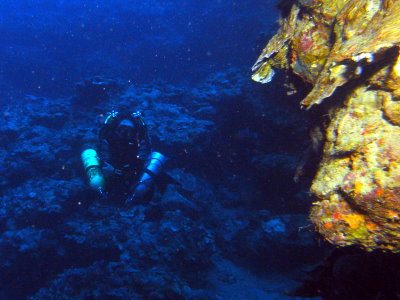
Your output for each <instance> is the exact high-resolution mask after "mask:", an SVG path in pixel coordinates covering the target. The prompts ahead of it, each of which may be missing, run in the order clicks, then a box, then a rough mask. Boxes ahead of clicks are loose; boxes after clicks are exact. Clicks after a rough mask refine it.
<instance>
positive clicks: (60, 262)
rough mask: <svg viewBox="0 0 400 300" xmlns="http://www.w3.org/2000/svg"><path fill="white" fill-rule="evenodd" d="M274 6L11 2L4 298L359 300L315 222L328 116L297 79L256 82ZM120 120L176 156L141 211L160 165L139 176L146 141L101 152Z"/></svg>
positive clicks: (1, 46) (4, 43) (0, 154)
mask: <svg viewBox="0 0 400 300" xmlns="http://www.w3.org/2000/svg"><path fill="white" fill-rule="evenodd" d="M277 2H278V1H268V0H267V1H265V0H264V1H261V0H240V1H226V0H219V1H215V0H213V1H211V0H202V1H196V0H191V1H189V0H182V1H175V0H174V1H172V0H165V1H162V0H160V1H156V0H149V1H138V0H136V1H123V0H114V1H111V0H102V1H100V0H99V1H78V0H70V1H63V0H47V1H45V0H36V1H34V0H30V1H28V0H13V1H11V0H3V1H1V2H0V58H1V59H0V97H1V98H0V99H1V101H0V103H1V108H0V110H1V116H2V123H1V125H0V136H1V139H0V145H1V147H0V173H1V176H0V197H1V201H0V258H1V259H0V299H218V300H220V299H235V300H236V299H251V300H253V299H254V300H256V299H257V300H259V299H290V298H293V299H295V298H296V297H300V296H302V297H308V296H309V297H317V298H318V297H320V296H321V295H324V293H322V292H321V290H323V291H325V296H326V295H328V297H327V298H328V299H334V298H329V297H332V295H335V293H336V292H337V291H339V292H340V293H342V294H341V295H351V293H349V292H348V291H350V290H353V289H354V290H357V288H359V287H360V286H362V282H361V281H362V280H361V279H360V280H359V281H357V280H354V281H353V280H350V281H348V279H349V278H358V277H357V276H352V274H358V270H360V268H362V266H363V265H365V264H364V261H365V257H362V258H360V259H358V256H357V255H359V253H358V252H356V251H355V252H351V251H350V252H349V253H346V252H345V253H344V254H343V255H342V254H340V253H339V254H334V255H333V258H332V257H331V258H330V259H327V260H325V261H324V259H325V257H327V256H328V255H329V254H330V253H331V252H332V251H333V249H332V248H331V247H330V246H328V245H326V244H325V243H324V242H323V241H321V239H320V237H318V236H317V235H316V234H315V232H314V231H313V227H312V226H311V224H310V222H309V220H308V216H307V215H308V210H309V207H310V205H311V202H312V198H311V196H310V193H309V186H310V183H311V180H312V178H313V176H314V174H315V170H316V168H315V165H316V161H317V160H318V158H316V159H314V160H312V159H311V160H310V159H307V153H309V152H307V151H308V149H309V145H310V142H309V131H310V129H311V128H313V126H314V124H315V121H316V120H315V119H314V117H313V116H314V115H313V114H309V113H306V112H304V111H300V110H299V107H298V103H299V101H300V100H301V95H298V96H292V97H288V96H287V95H286V94H285V92H284V90H283V87H282V84H283V83H284V82H285V76H284V74H278V75H277V78H276V80H275V81H274V83H273V84H271V85H269V86H261V85H259V84H256V83H253V82H251V80H250V69H251V66H252V64H253V62H255V60H256V59H257V57H258V55H259V54H260V53H261V51H262V49H263V47H264V46H265V44H266V43H267V41H268V39H269V38H271V37H272V35H273V34H274V33H275V32H276V30H277V28H278V22H277V21H278V18H279V11H278V9H277V4H278V3H277ZM112 110H117V111H119V113H120V116H121V115H123V114H130V113H133V112H137V111H140V112H141V113H142V119H143V121H144V123H145V128H146V129H147V130H148V135H149V142H148V144H147V142H146V143H145V144H146V145H151V147H152V150H153V151H158V152H160V153H162V154H163V155H165V156H166V157H167V161H166V162H165V164H164V169H163V172H161V173H159V174H158V173H157V172H155V173H156V174H152V173H151V172H150V173H147V174H150V175H151V176H153V175H154V178H155V179H154V181H152V182H151V191H150V189H149V191H146V194H145V195H146V196H145V197H143V198H139V197H138V198H133V199H134V200H132V201H131V202H127V199H130V198H129V197H131V196H132V195H133V194H135V193H136V192H137V189H136V188H137V186H138V183H139V180H140V178H142V177H140V176H142V175H143V174H144V173H146V172H144V168H150V167H149V166H150V161H151V160H148V159H145V160H143V161H142V160H139V161H137V160H136V154H137V153H136V152H135V151H136V150H131V149H136V148H135V147H136V146H134V145H135V143H136V142H138V140H134V141H135V143H133V142H131V141H132V140H130V139H129V140H128V141H129V142H130V143H129V145H130V146H129V147H131V146H132V145H133V146H132V147H133V148H132V147H131V148H129V147H128V148H124V147H122V146H121V147H120V146H118V145H120V144H118V143H117V144H115V145H117V146H115V148H113V150H112V151H114V152H112V153H113V155H114V157H113V160H108V158H107V156H106V155H105V154H104V155H103V154H102V152H100V150H99V149H98V148H96V147H97V142H98V136H99V130H100V129H101V128H103V127H104V126H105V125H104V121H105V117H106V116H107V112H110V111H112ZM116 120H117V121H115V122H116V123H115V124H117V125H118V124H119V125H121V124H120V121H121V120H120V119H118V118H117V119H116ZM135 120H136V119H135ZM135 120H132V119H130V118H128V121H129V122H132V123H131V124H133V123H135V122H136V121H135ZM125 121H126V120H125ZM129 122H128V123H129ZM140 124H142V123H140ZM140 124H139V125H137V123H135V126H138V127H135V128H136V129H135V130H138V129H137V128H142V127H140V126H142V125H140ZM119 125H118V126H119ZM128 127H129V126H128ZM132 127H134V126H133V125H132V126H131V127H130V128H132ZM107 128H108V127H107ZM110 128H111V127H110ZM116 128H119V127H112V129H110V132H111V138H110V140H107V142H109V144H111V145H114V142H115V141H116V140H118V139H117V138H116V137H121V136H122V135H120V133H121V132H120V131H116V130H117V129H116ZM125 129H126V128H125ZM114 130H115V131H114ZM134 132H135V134H136V133H137V131H134ZM127 136H128V135H127ZM113 138H115V139H113ZM129 138H131V136H130V137H129ZM135 138H136V135H135ZM121 139H122V138H121ZM118 141H119V140H118ZM91 143H95V144H96V146H95V145H94V144H93V145H92V144H91ZM140 143H141V141H140ZM140 143H139V142H138V144H140ZM88 147H92V148H95V149H96V151H97V150H98V156H99V159H100V166H97V165H96V168H98V169H96V170H101V174H102V176H104V178H105V179H106V183H105V187H104V193H103V194H99V193H98V191H97V188H96V189H93V188H90V187H89V181H88V176H87V172H86V171H87V170H85V169H84V167H83V166H82V161H81V153H82V150H84V149H87V148H88ZM113 147H114V146H113ZM127 149H128V150H127ZM140 149H142V148H140ZM131 153H135V154H134V156H131ZM108 154H109V153H108ZM123 160H128V161H129V163H130V164H129V165H128V166H127V167H126V168H125V165H123V164H120V165H119V161H123ZM110 161H111V162H112V163H115V164H114V165H113V166H111V167H112V168H111V169H110V168H108V167H107V164H106V162H110ZM116 161H117V162H116ZM141 163H142V164H143V165H140V164H141ZM110 170H111V171H110ZM133 170H134V171H135V172H136V171H137V172H136V173H135V172H133ZM152 170H153V169H152ZM153 171H154V170H153ZM106 172H109V173H107V174H108V175H107V174H106ZM110 172H111V173H110ZM153 173H154V172H153ZM296 174H297V175H296ZM106 175H107V176H106ZM300 175H301V176H300ZM134 192H135V193H134ZM135 195H137V194H135ZM348 257H350V259H351V261H352V263H354V262H356V264H354V268H353V269H350V270H349V269H345V268H344V269H343V272H342V269H341V268H340V267H341V266H343V265H346V259H347V258H348ZM354 257H355V259H354ZM379 259H380V261H382V262H383V263H386V264H388V262H387V261H386V260H385V258H380V257H378V261H379ZM332 261H334V262H335V261H338V262H339V263H338V264H336V267H335V269H334V270H333V271H332V269H333V268H331V267H330V266H332V265H333V264H332ZM367 261H368V259H367ZM373 261H375V260H373ZM357 262H358V264H357ZM389 262H390V261H389ZM321 264H322V266H321ZM317 265H320V266H319V267H316V266H317ZM338 265H339V267H338ZM348 265H350V264H348ZM312 270H314V271H313V272H311V271H312ZM374 270H375V269H374ZM335 272H336V273H335ZM342 273H343V274H345V275H346V277H345V278H346V279H345V280H343V281H341V279H342V277H341V274H342ZM338 274H339V275H338ZM364 274H365V272H364ZM332 278H334V280H335V281H332V280H331V279H332ZM333 282H334V284H333ZM360 282H361V283H360ZM302 284H303V285H302ZM336 284H337V285H338V286H339V287H340V288H339V287H336ZM299 286H302V288H297V287H299ZM377 294H379V293H377ZM294 295H297V296H294ZM297 299H299V298H297ZM353 299H355V298H353Z"/></svg>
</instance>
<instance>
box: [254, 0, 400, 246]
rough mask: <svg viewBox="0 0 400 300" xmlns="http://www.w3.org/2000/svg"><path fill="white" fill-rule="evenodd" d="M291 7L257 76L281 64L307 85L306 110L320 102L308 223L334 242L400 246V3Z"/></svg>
mask: <svg viewBox="0 0 400 300" xmlns="http://www.w3.org/2000/svg"><path fill="white" fill-rule="evenodd" d="M285 9H286V10H287V11H286V17H282V19H281V20H280V24H281V27H280V29H279V32H278V33H277V34H276V35H275V36H274V37H273V38H272V39H271V40H270V42H269V43H268V45H267V46H266V48H265V49H264V50H263V52H262V54H261V56H260V57H259V59H258V60H257V62H256V64H255V65H254V67H253V72H254V74H253V79H254V80H256V81H259V82H262V83H267V82H270V81H271V80H272V77H273V76H274V73H275V71H274V70H275V69H285V70H287V71H288V73H289V74H290V75H291V76H292V78H296V77H297V78H298V77H300V78H301V79H302V80H303V81H304V82H306V83H307V84H309V85H310V86H311V90H310V92H309V93H308V95H307V96H306V97H305V98H304V99H303V100H302V102H301V105H302V106H303V107H304V108H307V109H308V108H311V107H313V106H315V105H317V104H321V103H322V102H324V106H323V107H322V114H326V116H328V122H326V124H325V125H324V128H325V145H324V147H323V155H322V160H321V163H320V166H319V169H318V172H317V174H316V177H315V178H314V181H313V183H312V186H311V192H312V193H313V194H314V195H315V197H316V201H315V202H314V203H313V205H312V209H311V214H310V217H311V220H312V221H313V223H314V224H315V226H316V229H317V230H318V231H319V232H320V233H321V234H322V235H323V236H324V237H325V238H326V239H327V240H328V241H330V242H331V243H333V244H335V245H338V246H348V245H358V246H361V247H362V248H364V249H366V250H374V249H383V250H389V251H392V252H400V232H399V225H400V127H399V125H400V102H399V100H400V98H399V96H400V89H399V87H400V56H399V44H400V29H399V28H400V2H399V1H394V0H358V1H346V0H337V1H326V0H319V1H304V0H298V1H294V3H293V4H292V5H291V7H286V8H285ZM292 82H293V81H292ZM289 86H290V87H291V88H292V90H291V92H295V90H296V88H295V87H294V85H293V84H289ZM321 125H323V124H321Z"/></svg>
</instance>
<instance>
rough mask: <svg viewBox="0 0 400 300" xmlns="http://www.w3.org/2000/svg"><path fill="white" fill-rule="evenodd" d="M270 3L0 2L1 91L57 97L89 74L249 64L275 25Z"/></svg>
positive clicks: (186, 77) (182, 74)
mask: <svg viewBox="0 0 400 300" xmlns="http://www.w3.org/2000/svg"><path fill="white" fill-rule="evenodd" d="M275 2H276V1H271V0H264V1H262V0H241V1H215V0H202V1H196V0H192V1H187V0H182V1H170V0H165V1H157V0H149V1H140V0H135V1H126V0H114V1H110V0H108V1H105V0H102V1H74V0H71V1H61V0H36V1H33V0H19V1H15V0H4V1H1V3H0V57H1V60H0V82H2V87H1V88H2V90H3V92H4V91H7V90H9V89H10V88H14V89H15V88H16V89H18V90H19V91H21V92H23V93H35V94H41V95H49V94H51V95H59V94H60V93H61V92H62V93H65V94H70V93H71V91H70V90H71V86H72V84H73V83H74V82H76V81H78V80H81V79H82V78H83V77H89V76H93V75H99V74H102V75H106V76H120V77H122V78H124V79H128V78H129V79H130V80H132V81H133V82H135V83H145V82H152V81H155V80H163V81H166V82H174V83H176V82H180V83H181V82H187V83H195V82H199V81H200V80H203V79H204V78H205V77H206V76H207V74H209V73H213V72H215V71H220V70H224V69H226V68H227V67H229V66H234V67H239V68H241V69H243V70H244V72H249V69H250V67H251V65H252V63H253V62H254V60H255V59H256V57H257V56H258V55H259V53H260V50H261V49H262V47H263V46H264V45H265V41H266V40H267V39H268V37H269V36H271V34H272V33H273V32H274V31H275V29H276V27H277V22H276V21H277V18H278V11H277V9H276V7H275Z"/></svg>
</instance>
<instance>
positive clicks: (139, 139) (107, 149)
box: [81, 111, 165, 204]
mask: <svg viewBox="0 0 400 300" xmlns="http://www.w3.org/2000/svg"><path fill="white" fill-rule="evenodd" d="M95 144H97V145H95ZM81 159H82V163H83V166H84V168H85V171H86V174H87V177H88V180H89V185H90V187H91V188H92V189H93V190H95V191H97V192H98V194H99V195H100V197H101V198H102V199H107V198H108V197H112V198H115V197H123V198H125V203H127V204H129V203H135V202H140V201H143V200H144V201H146V200H150V199H151V198H152V196H153V194H154V188H155V182H156V180H157V178H158V177H160V175H161V174H162V171H163V166H164V163H165V157H164V155H162V154H161V153H159V152H152V150H151V144H150V139H149V136H148V132H147V126H146V124H145V122H144V120H143V118H142V115H141V113H140V112H135V113H132V114H123V113H119V112H117V111H112V112H111V113H109V114H108V115H107V117H106V119H105V121H104V124H103V127H102V128H101V129H100V132H99V140H98V141H97V143H92V144H89V145H86V147H85V148H84V150H83V151H82V154H81Z"/></svg>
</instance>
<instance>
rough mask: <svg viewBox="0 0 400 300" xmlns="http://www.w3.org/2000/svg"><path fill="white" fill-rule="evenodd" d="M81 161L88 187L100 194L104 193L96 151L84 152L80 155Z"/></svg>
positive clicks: (103, 181) (87, 150)
mask: <svg viewBox="0 0 400 300" xmlns="http://www.w3.org/2000/svg"><path fill="white" fill-rule="evenodd" d="M81 159H82V163H83V167H84V168H85V171H86V175H87V177H88V180H89V185H90V187H91V188H92V189H94V190H97V191H99V192H100V193H101V194H102V193H103V191H104V186H105V180H104V176H103V173H102V172H101V167H100V160H99V157H98V156H97V152H96V150H94V149H86V150H84V151H83V152H82V154H81Z"/></svg>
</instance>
